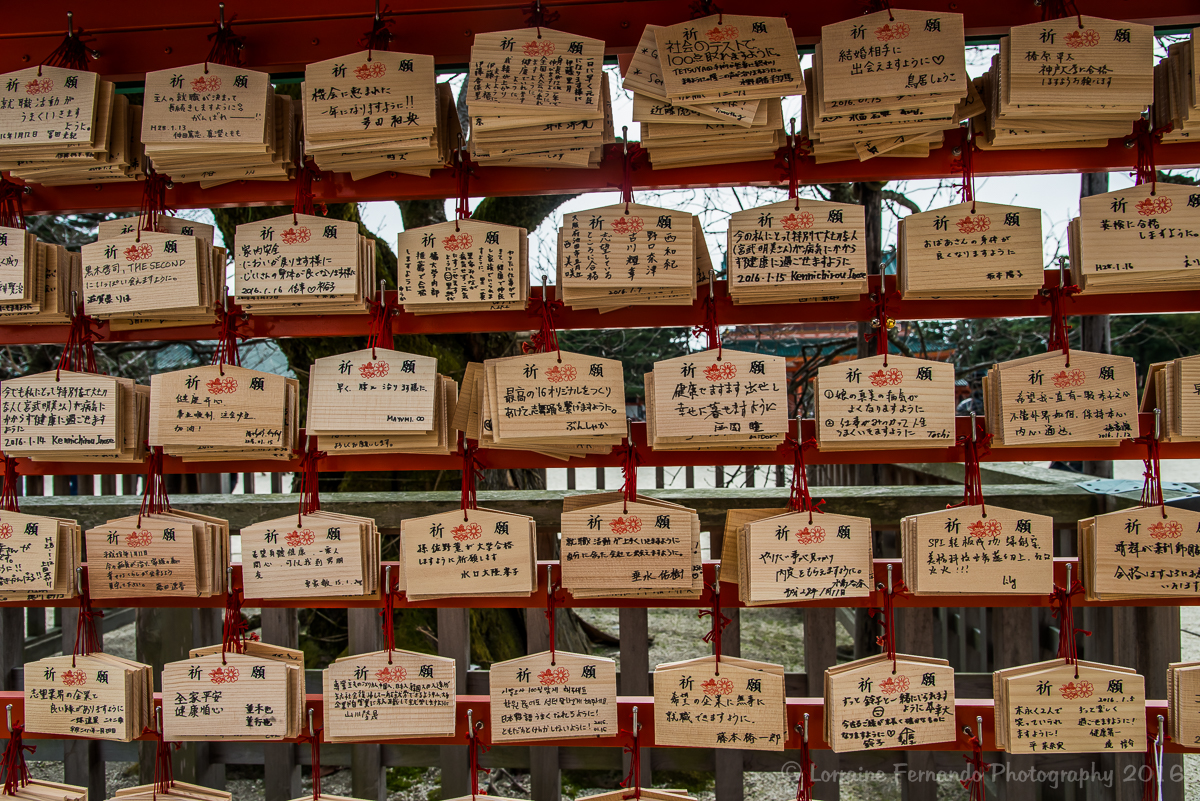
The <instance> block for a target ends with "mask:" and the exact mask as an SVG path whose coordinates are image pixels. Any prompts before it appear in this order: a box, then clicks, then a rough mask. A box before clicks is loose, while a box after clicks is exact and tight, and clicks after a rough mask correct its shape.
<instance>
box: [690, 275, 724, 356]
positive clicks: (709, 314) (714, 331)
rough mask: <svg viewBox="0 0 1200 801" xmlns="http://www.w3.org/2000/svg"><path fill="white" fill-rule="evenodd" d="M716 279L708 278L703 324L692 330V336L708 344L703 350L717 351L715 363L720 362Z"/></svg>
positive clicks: (720, 350)
mask: <svg viewBox="0 0 1200 801" xmlns="http://www.w3.org/2000/svg"><path fill="white" fill-rule="evenodd" d="M715 283H716V279H715V278H714V277H713V276H711V275H710V276H709V277H708V295H707V296H706V297H705V298H704V301H703V306H704V322H702V323H700V325H698V326H696V327H694V328H693V329H692V336H697V337H699V336H702V337H704V338H705V340H706V342H707V343H708V345H707V347H706V348H705V350H712V349H713V348H716V350H717V361H720V360H721V356H722V349H721V329H720V328H719V327H718V325H717V298H716V295H715V292H716V285H715Z"/></svg>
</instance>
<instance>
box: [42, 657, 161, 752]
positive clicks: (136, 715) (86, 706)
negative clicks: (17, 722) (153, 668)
mask: <svg viewBox="0 0 1200 801" xmlns="http://www.w3.org/2000/svg"><path fill="white" fill-rule="evenodd" d="M153 689H154V686H153V680H152V678H151V675H150V667H149V665H141V664H138V663H136V662H131V661H129V660H127V659H121V658H119V657H115V656H110V655H108V654H103V653H96V654H92V655H91V656H71V655H70V654H67V655H65V656H52V657H50V658H48V659H39V660H37V661H36V662H27V663H26V664H25V728H26V729H28V730H29V731H30V732H36V733H38V734H50V735H56V736H70V737H86V738H88V739H92V740H115V741H119V742H129V741H131V740H133V739H134V738H136V737H139V736H141V733H142V728H143V726H145V725H147V724H148V723H149V722H150V719H151V713H152V711H153V708H154V706H153V702H152V699H151V693H152V692H153Z"/></svg>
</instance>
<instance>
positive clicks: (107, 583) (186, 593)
mask: <svg viewBox="0 0 1200 801" xmlns="http://www.w3.org/2000/svg"><path fill="white" fill-rule="evenodd" d="M157 517H159V516H155V515H143V516H142V520H141V525H137V524H136V522H135V524H134V525H120V524H113V523H109V524H106V525H103V526H100V527H98V528H93V529H88V531H87V532H86V533H85V534H84V538H85V542H86V544H87V553H88V566H89V571H88V578H89V581H90V584H89V586H90V589H91V595H92V597H93V598H121V597H125V596H141V597H148V596H152V595H167V596H177V597H193V598H195V597H199V596H200V594H201V584H202V578H201V573H202V572H203V571H201V570H200V568H199V562H200V554H199V543H198V542H197V537H196V530H195V527H194V526H189V525H186V524H183V523H182V522H181V521H175V520H171V519H156V518H157ZM204 583H205V585H206V586H205V587H204V589H205V590H207V592H206V593H205V594H211V587H209V586H207V582H204Z"/></svg>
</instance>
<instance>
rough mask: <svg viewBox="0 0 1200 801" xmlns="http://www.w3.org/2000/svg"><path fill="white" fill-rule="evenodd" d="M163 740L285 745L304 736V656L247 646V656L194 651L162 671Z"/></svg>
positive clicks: (210, 648)
mask: <svg viewBox="0 0 1200 801" xmlns="http://www.w3.org/2000/svg"><path fill="white" fill-rule="evenodd" d="M162 692H163V697H164V698H174V699H178V698H183V699H186V701H185V702H184V703H169V704H164V705H163V739H164V740H169V741H172V742H196V741H204V740H282V739H285V738H296V737H299V736H300V732H301V730H302V729H303V728H304V726H305V723H306V722H305V720H304V653H303V652H302V651H298V650H296V649H294V648H284V647H283V646H279V645H268V644H266V643H256V642H248V643H246V652H245V653H243V654H238V653H233V652H226V653H222V651H221V646H220V645H212V646H208V647H206V648H194V649H192V651H191V653H190V654H189V656H188V658H187V659H184V660H181V661H179V662H168V663H167V664H166V665H164V666H163V673H162Z"/></svg>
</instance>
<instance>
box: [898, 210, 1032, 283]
mask: <svg viewBox="0 0 1200 801" xmlns="http://www.w3.org/2000/svg"><path fill="white" fill-rule="evenodd" d="M897 239H898V242H897V248H896V283H897V285H898V286H899V288H900V296H901V297H903V298H922V299H926V298H927V299H939V298H953V299H960V298H961V299H975V298H1032V297H1033V296H1034V295H1036V294H1037V293H1038V292H1040V291H1041V289H1042V212H1041V210H1039V209H1029V208H1023V207H1020V206H1005V205H1001V204H999V203H982V202H970V203H959V204H957V205H954V206H948V207H946V208H944V209H934V210H933V211H926V212H922V213H920V214H911V215H909V216H908V217H901V218H900V225H899V233H898V236H897ZM947 275H953V276H954V280H953V281H947V280H946V278H947Z"/></svg>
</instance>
